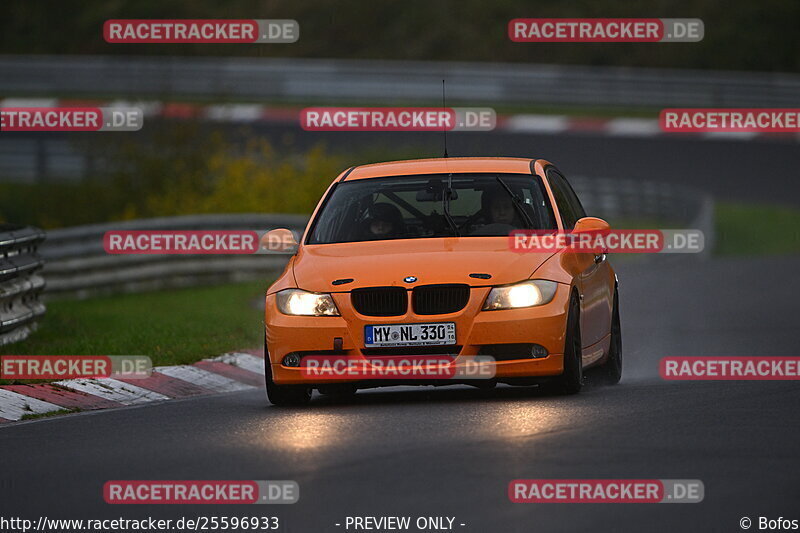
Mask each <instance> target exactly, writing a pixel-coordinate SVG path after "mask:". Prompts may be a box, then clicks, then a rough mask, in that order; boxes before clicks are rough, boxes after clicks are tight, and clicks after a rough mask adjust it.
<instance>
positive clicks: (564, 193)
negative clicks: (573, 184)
mask: <svg viewBox="0 0 800 533" xmlns="http://www.w3.org/2000/svg"><path fill="white" fill-rule="evenodd" d="M547 180H548V181H549V182H550V188H552V189H553V196H555V198H556V205H557V206H558V210H559V212H560V213H561V221H562V222H563V223H564V229H568V230H569V229H572V228H574V227H575V222H577V220H578V219H579V218H581V217H582V216H583V215H582V214H581V213H582V212H583V207H582V206H581V205H580V202H577V199H578V197H577V196H575V193H574V192H573V191H572V189H571V188H570V186H569V185H568V184H567V182H566V180H565V179H564V178H563V177H562V176H561V174H559V173H558V172H556V171H555V170H553V169H552V167H551V168H548V169H547ZM571 197H574V198H575V202H577V207H578V208H579V210H576V205H575V202H573V201H571V200H572V198H571Z"/></svg>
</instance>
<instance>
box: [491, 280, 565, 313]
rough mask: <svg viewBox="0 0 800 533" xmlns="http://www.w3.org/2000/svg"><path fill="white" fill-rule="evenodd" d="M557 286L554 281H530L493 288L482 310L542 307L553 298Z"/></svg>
mask: <svg viewBox="0 0 800 533" xmlns="http://www.w3.org/2000/svg"><path fill="white" fill-rule="evenodd" d="M557 285H558V284H557V283H556V282H555V281H548V280H544V279H532V280H528V281H523V282H521V283H516V284H514V285H506V286H505V287H495V288H493V289H492V290H491V291H490V292H489V296H487V297H486V303H485V304H483V310H484V311H493V310H495V309H518V308H520V307H534V306H536V305H544V304H546V303H548V302H549V301H550V300H552V299H553V296H555V294H556V287H557Z"/></svg>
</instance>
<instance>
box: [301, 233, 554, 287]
mask: <svg viewBox="0 0 800 533" xmlns="http://www.w3.org/2000/svg"><path fill="white" fill-rule="evenodd" d="M552 255H553V254H552V253H517V252H512V251H510V250H509V248H508V239H507V238H506V237H461V238H438V239H413V240H411V239H404V240H391V241H373V242H353V243H341V244H324V245H307V246H302V247H301V248H300V250H299V251H298V253H297V256H296V257H295V260H294V262H293V272H294V277H295V280H296V282H297V286H298V287H299V288H301V289H305V290H308V291H315V292H342V291H349V290H352V289H355V288H358V287H374V286H391V285H398V286H403V287H411V286H414V285H427V284H431V283H467V284H469V285H472V286H480V285H502V284H506V283H514V282H516V281H521V280H523V279H527V278H529V277H530V275H531V274H532V273H533V272H534V271H535V270H536V269H537V268H539V267H540V266H541V265H542V264H543V263H544V262H545V261H546V260H547V259H548V258H550V257H551V256H552ZM470 274H490V275H491V276H492V277H491V279H479V278H473V277H470ZM407 276H414V277H416V278H417V281H416V282H412V283H405V282H404V281H403V280H404V278H406V277H407ZM337 279H352V280H353V282H352V283H347V284H342V285H333V284H332V282H333V281H334V280H337Z"/></svg>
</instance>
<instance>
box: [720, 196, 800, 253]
mask: <svg viewBox="0 0 800 533" xmlns="http://www.w3.org/2000/svg"><path fill="white" fill-rule="evenodd" d="M715 210H716V238H717V242H716V247H715V250H714V251H715V253H716V254H717V255H784V254H797V253H800V209H794V208H790V207H776V206H768V205H748V204H738V203H727V202H719V203H717V205H716V207H715Z"/></svg>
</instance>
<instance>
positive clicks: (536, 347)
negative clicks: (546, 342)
mask: <svg viewBox="0 0 800 533" xmlns="http://www.w3.org/2000/svg"><path fill="white" fill-rule="evenodd" d="M547 355H548V352H547V348H545V347H544V346H542V345H541V344H532V345H531V357H533V358H534V359H541V358H542V357H547Z"/></svg>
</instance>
